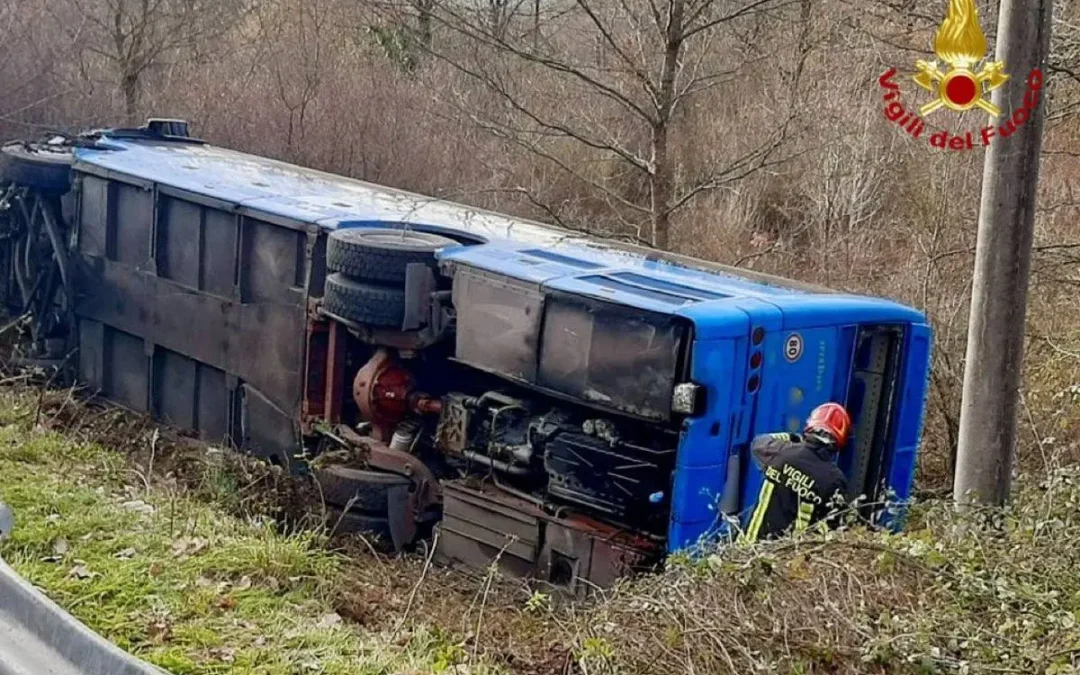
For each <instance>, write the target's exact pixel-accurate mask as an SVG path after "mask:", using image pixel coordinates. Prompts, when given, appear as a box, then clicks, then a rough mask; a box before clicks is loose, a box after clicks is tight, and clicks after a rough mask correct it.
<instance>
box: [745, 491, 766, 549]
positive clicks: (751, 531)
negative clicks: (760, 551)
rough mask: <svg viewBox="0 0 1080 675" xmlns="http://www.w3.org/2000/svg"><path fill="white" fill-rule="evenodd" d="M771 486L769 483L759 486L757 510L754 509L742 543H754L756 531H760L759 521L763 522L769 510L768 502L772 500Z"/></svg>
mask: <svg viewBox="0 0 1080 675" xmlns="http://www.w3.org/2000/svg"><path fill="white" fill-rule="evenodd" d="M772 491H773V484H772V482H771V481H768V480H767V481H765V482H764V483H762V485H761V492H760V493H758V503H757V508H755V509H754V515H753V516H752V517H751V518H750V526H749V527H747V528H746V532H745V533H743V534H744V538H743V540H744V541H756V540H757V536H758V531H759V530H760V529H761V521H763V520H765V512H766V511H768V510H769V501H770V500H771V499H772Z"/></svg>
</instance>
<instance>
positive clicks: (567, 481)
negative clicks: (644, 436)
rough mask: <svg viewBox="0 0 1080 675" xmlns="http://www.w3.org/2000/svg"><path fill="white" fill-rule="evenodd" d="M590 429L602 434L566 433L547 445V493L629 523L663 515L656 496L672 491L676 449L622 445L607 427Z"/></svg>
mask: <svg viewBox="0 0 1080 675" xmlns="http://www.w3.org/2000/svg"><path fill="white" fill-rule="evenodd" d="M590 428H591V429H592V430H593V431H594V433H595V432H597V431H600V432H601V433H598V434H597V435H588V434H582V433H574V432H567V431H563V432H561V433H558V434H556V435H555V436H554V437H553V438H552V439H551V440H550V441H549V442H548V443H546V446H545V453H544V468H545V469H546V470H547V472H548V487H547V491H548V494H550V495H551V496H553V497H556V498H559V499H562V500H565V501H568V502H571V503H574V504H580V505H582V506H587V507H589V508H592V509H596V510H598V511H601V512H603V513H607V514H610V515H613V516H616V517H619V518H625V519H634V518H635V517H638V516H647V515H648V514H650V513H656V512H658V511H659V509H658V508H657V506H658V505H659V503H661V502H663V501H664V500H663V499H662V498H661V499H660V501H659V502H658V501H656V498H655V497H653V495H655V494H656V493H662V494H667V492H668V491H669V489H670V482H671V470H672V467H673V464H674V459H675V450H674V449H669V450H654V449H651V448H647V447H644V446H640V445H635V444H633V443H629V442H627V441H623V440H619V439H618V438H617V437H616V436H613V435H612V433H611V431H612V430H611V429H610V428H608V427H607V426H606V425H601V428H600V429H599V430H597V428H596V425H590ZM650 497H652V498H650Z"/></svg>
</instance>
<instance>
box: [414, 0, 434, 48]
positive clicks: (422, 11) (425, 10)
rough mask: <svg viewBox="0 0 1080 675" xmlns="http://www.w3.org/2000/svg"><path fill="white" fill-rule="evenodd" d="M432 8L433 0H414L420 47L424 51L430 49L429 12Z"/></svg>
mask: <svg viewBox="0 0 1080 675" xmlns="http://www.w3.org/2000/svg"><path fill="white" fill-rule="evenodd" d="M434 8H435V0H417V1H416V11H417V19H416V24H417V28H419V32H420V47H421V49H423V50H424V51H426V52H429V51H431V46H432V33H431V12H432V10H433V9H434Z"/></svg>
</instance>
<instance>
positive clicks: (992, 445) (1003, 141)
mask: <svg viewBox="0 0 1080 675" xmlns="http://www.w3.org/2000/svg"><path fill="white" fill-rule="evenodd" d="M1050 10H1051V0H1001V8H1000V15H999V18H998V34H997V47H996V49H995V55H994V58H995V59H998V60H1001V61H1004V62H1005V69H1006V72H1008V73H1009V75H1010V80H1009V82H1008V83H1006V84H1005V86H1003V87H1001V88H1000V89H997V90H996V91H994V93H993V94H992V99H991V100H992V101H993V103H994V104H996V105H997V106H998V107H999V108H1000V109H1001V116H1000V117H999V118H998V119H997V120H995V121H994V122H993V123H996V124H997V125H1006V124H1008V120H1010V119H1016V118H1014V117H1013V115H1014V112H1016V111H1019V110H1020V109H1021V108H1024V107H1025V105H1024V104H1025V101H1024V97H1025V95H1027V96H1028V97H1029V99H1030V96H1031V94H1028V93H1027V92H1028V91H1029V83H1028V79H1029V74H1030V73H1031V71H1032V70H1033V69H1035V68H1038V69H1039V70H1040V71H1041V72H1042V74H1043V77H1045V73H1046V55H1047V52H1048V50H1049V46H1050V18H1051V14H1050ZM1038 96H1039V101H1038V105H1036V106H1034V109H1030V110H1029V113H1028V119H1026V121H1025V122H1024V123H1023V124H1021V125H1017V126H1016V130H1015V132H1014V133H1012V134H1011V135H1010V136H1008V138H1004V137H1002V135H1001V134H997V137H995V138H993V140H992V141H991V143H990V147H989V148H988V149H987V151H986V163H985V165H984V167H983V184H982V202H981V205H980V213H979V231H978V241H977V244H976V249H975V278H974V281H973V283H972V291H971V317H970V320H969V322H968V344H967V359H966V363H965V367H964V394H963V396H964V397H963V400H962V403H961V410H960V436H959V447H958V452H957V458H956V460H957V461H956V476H955V481H954V490H953V495H954V498H955V500H956V503H957V505H958V506H961V507H963V506H965V505H967V504H970V503H983V504H994V505H1002V504H1004V503H1005V501H1006V499H1007V498H1008V496H1009V488H1010V485H1011V482H1012V468H1013V455H1014V446H1015V444H1016V425H1017V422H1016V417H1017V399H1018V389H1019V387H1020V380H1021V372H1022V367H1023V360H1024V331H1025V323H1026V321H1025V319H1026V314H1027V293H1028V277H1029V275H1030V272H1031V241H1032V233H1033V229H1034V220H1035V196H1036V186H1037V184H1038V177H1039V153H1040V150H1041V149H1042V131H1043V111H1044V110H1045V108H1046V100H1045V99H1046V90H1045V88H1043V89H1042V90H1041V91H1039V92H1038ZM1017 116H1022V113H1017ZM996 132H997V130H995V133H996Z"/></svg>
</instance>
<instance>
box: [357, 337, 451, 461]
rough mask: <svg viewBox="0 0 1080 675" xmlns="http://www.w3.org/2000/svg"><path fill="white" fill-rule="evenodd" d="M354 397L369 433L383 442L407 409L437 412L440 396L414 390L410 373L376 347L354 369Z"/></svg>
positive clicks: (405, 414)
mask: <svg viewBox="0 0 1080 675" xmlns="http://www.w3.org/2000/svg"><path fill="white" fill-rule="evenodd" d="M353 399H354V400H355V401H356V405H357V406H358V407H359V408H360V414H361V415H363V417H364V419H365V420H367V421H368V422H370V423H371V430H372V435H373V436H374V437H375V438H376V439H378V440H380V441H383V442H384V443H386V442H389V441H390V437H391V435H392V434H393V433H394V427H396V426H397V425H398V423H399V422H401V420H403V419H405V417H406V416H407V415H408V414H409V413H416V414H419V415H425V414H433V413H438V412H439V411H440V410H441V409H442V402H441V401H440V400H439V399H436V398H431V397H430V396H427V395H425V394H421V393H419V392H415V391H413V377H412V374H411V373H409V371H408V370H406V369H405V368H403V367H401V366H400V365H399V364H398V363H396V362H395V361H394V359H393V358H392V357H391V356H390V353H389V352H388V351H387V350H386V349H383V348H379V350H378V351H376V352H375V355H374V356H372V357H371V359H370V360H369V361H368V362H367V363H365V364H364V366H363V367H362V368H361V369H360V370H359V372H357V373H356V379H355V380H354V381H353Z"/></svg>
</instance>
